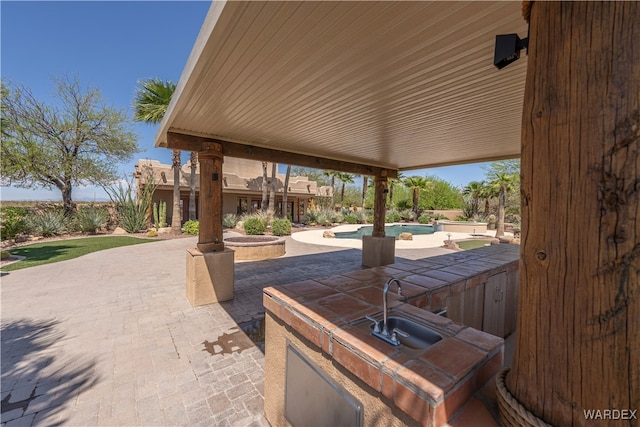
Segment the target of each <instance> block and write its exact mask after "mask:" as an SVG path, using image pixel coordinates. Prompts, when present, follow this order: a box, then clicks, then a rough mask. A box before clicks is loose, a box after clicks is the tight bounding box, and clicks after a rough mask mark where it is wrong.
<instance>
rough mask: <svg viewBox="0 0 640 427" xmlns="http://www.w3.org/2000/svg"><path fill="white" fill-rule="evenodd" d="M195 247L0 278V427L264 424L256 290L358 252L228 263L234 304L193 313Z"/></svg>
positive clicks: (120, 252)
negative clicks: (253, 333)
mask: <svg viewBox="0 0 640 427" xmlns="http://www.w3.org/2000/svg"><path fill="white" fill-rule="evenodd" d="M195 244H196V239H195V238H183V239H173V240H166V241H161V242H156V243H151V244H145V245H136V246H129V247H123V248H116V249H111V250H107V251H102V252H96V253H93V254H89V255H86V256H83V257H81V258H77V259H73V260H69V261H64V262H60V263H55V264H49V265H43V266H39V267H33V268H28V269H24V270H18V271H15V272H11V273H2V278H1V279H0V280H1V284H0V288H1V297H2V299H1V304H2V305H1V308H2V336H1V338H2V366H1V368H2V377H1V385H2V387H1V391H2V395H1V398H2V415H1V422H2V425H3V426H5V425H6V426H7V427H11V426H31V425H34V426H35V425H39V426H40V425H42V426H45V425H46V426H55V425H76V426H87V425H109V426H112V425H153V426H158V425H168V426H180V425H188V426H198V425H207V426H211V425H219V426H224V425H233V426H245V425H255V426H264V425H268V424H267V422H266V420H265V419H264V416H263V410H262V405H263V396H264V387H265V385H264V379H263V378H264V367H263V366H264V354H263V353H262V351H261V349H260V348H258V347H257V346H255V345H253V343H252V342H251V341H249V340H248V338H247V336H246V335H245V334H244V333H242V332H241V331H240V330H239V327H238V324H245V323H246V322H250V321H252V320H254V319H257V318H260V317H261V316H263V315H264V308H263V306H262V289H263V288H264V287H266V286H272V285H278V284H285V283H290V282H293V281H298V280H304V279H307V278H312V277H326V276H330V275H334V274H339V273H342V272H346V271H352V270H356V269H359V268H361V265H360V264H361V252H360V251H359V250H356V249H346V250H345V249H339V248H335V247H327V246H319V245H308V244H303V243H299V242H296V241H294V240H292V239H290V238H287V243H286V245H287V246H286V247H287V255H286V256H284V257H282V258H278V259H273V260H267V261H254V262H238V263H236V268H235V278H236V282H235V299H234V300H233V301H231V302H226V303H222V304H212V305H209V306H204V307H196V308H194V307H191V306H190V305H189V303H188V301H187V300H186V297H185V285H184V281H185V259H186V255H185V250H186V249H188V248H192V247H195ZM60 245H61V246H63V245H64V241H60ZM443 251H444V250H441V249H423V250H414V251H409V250H407V251H398V253H397V256H398V257H406V258H411V259H416V258H421V257H425V256H430V255H436V254H440V253H444V252H443ZM445 252H446V251H445Z"/></svg>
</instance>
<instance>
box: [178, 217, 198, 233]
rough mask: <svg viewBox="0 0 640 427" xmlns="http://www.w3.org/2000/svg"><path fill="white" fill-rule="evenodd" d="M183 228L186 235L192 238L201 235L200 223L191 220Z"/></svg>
mask: <svg viewBox="0 0 640 427" xmlns="http://www.w3.org/2000/svg"><path fill="white" fill-rule="evenodd" d="M182 228H184V232H185V233H187V234H189V235H191V236H197V235H198V233H200V221H198V220H193V219H190V220H189V221H187V222H185V223H184V225H183V226H182Z"/></svg>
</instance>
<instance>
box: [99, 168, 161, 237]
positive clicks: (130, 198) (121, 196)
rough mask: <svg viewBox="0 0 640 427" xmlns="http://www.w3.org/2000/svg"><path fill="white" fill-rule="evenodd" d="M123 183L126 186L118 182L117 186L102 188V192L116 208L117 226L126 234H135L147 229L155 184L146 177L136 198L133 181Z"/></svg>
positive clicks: (151, 178) (151, 179)
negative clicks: (105, 193) (103, 191)
mask: <svg viewBox="0 0 640 427" xmlns="http://www.w3.org/2000/svg"><path fill="white" fill-rule="evenodd" d="M124 182H125V183H126V185H124V184H123V183H122V182H119V183H118V185H117V186H112V187H104V190H105V191H106V192H107V194H108V195H109V198H110V199H111V201H112V202H113V203H114V205H115V206H116V211H117V212H118V225H119V226H120V227H122V228H123V229H124V230H125V231H126V232H127V233H137V232H138V231H140V230H144V229H145V228H147V224H148V223H149V218H148V211H149V208H150V207H151V197H152V196H153V192H154V191H155V189H156V184H155V183H154V181H153V177H152V176H151V175H148V176H147V177H146V178H145V183H144V186H143V187H142V190H141V191H140V192H139V194H138V195H137V196H136V195H135V193H136V192H135V185H134V182H133V179H131V181H124Z"/></svg>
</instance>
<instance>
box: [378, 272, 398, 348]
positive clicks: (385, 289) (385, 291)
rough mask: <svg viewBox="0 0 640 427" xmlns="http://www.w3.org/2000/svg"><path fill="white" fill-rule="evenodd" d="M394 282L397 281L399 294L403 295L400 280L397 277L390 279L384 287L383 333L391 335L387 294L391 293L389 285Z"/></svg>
mask: <svg viewBox="0 0 640 427" xmlns="http://www.w3.org/2000/svg"><path fill="white" fill-rule="evenodd" d="M392 283H395V284H396V286H397V288H398V296H402V287H401V286H400V281H399V280H398V279H395V278H391V279H389V281H388V282H387V284H386V285H384V288H383V289H382V335H385V336H388V335H389V328H388V327H387V317H388V316H387V311H388V308H387V307H388V304H387V294H388V293H389V287H390V286H391V284H392Z"/></svg>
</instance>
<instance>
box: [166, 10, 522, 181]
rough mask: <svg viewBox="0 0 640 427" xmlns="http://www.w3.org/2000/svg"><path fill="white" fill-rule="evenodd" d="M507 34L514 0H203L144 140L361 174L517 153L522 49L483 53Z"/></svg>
mask: <svg viewBox="0 0 640 427" xmlns="http://www.w3.org/2000/svg"><path fill="white" fill-rule="evenodd" d="M507 33H518V34H519V35H520V36H521V37H524V36H526V33H527V24H526V23H525V21H524V20H523V18H522V15H521V2H519V1H518V2H505V1H495V2H475V1H472V2H450V1H443V2H402V1H400V2H375V3H374V2H360V1H357V2H325V1H321V2H307V1H303V2H274V1H266V2H257V1H248V2H242V1H231V2H214V3H213V4H212V6H211V9H210V11H209V13H208V15H207V17H206V20H205V22H204V24H203V26H202V29H201V31H200V34H199V36H198V39H197V40H196V43H195V45H194V48H193V51H192V53H191V55H190V57H189V60H188V62H187V64H186V66H185V69H184V71H183V74H182V77H181V78H180V81H179V83H178V86H177V88H176V92H175V94H174V97H173V99H172V101H171V105H170V106H169V109H168V111H167V113H166V115H165V118H164V120H163V121H162V123H161V126H160V129H159V131H158V134H157V135H156V138H155V145H156V146H157V147H168V148H176V149H197V142H198V141H201V140H215V141H219V142H225V143H227V142H228V143H231V144H234V145H235V146H236V148H238V147H245V148H244V151H243V152H244V153H250V152H251V153H252V154H251V155H253V158H256V154H255V153H256V151H255V150H256V149H262V150H263V153H277V154H276V156H278V155H280V154H279V153H292V154H294V155H298V156H299V157H297V158H304V157H305V156H310V157H313V158H315V159H325V160H327V161H328V162H329V163H327V162H325V163H324V164H318V165H317V167H320V168H327V169H339V168H338V167H330V166H326V164H333V163H331V162H333V161H338V162H343V163H344V164H346V165H360V166H362V167H364V168H365V169H363V171H366V170H367V169H366V168H367V167H368V168H369V169H368V170H372V171H373V172H376V171H379V170H385V169H389V170H393V171H395V170H410V169H419V168H424V167H434V166H444V165H451V164H461V163H471V162H479V161H487V160H497V159H505V158H513V157H519V155H520V128H521V117H522V105H523V94H524V82H525V75H526V62H527V61H526V56H524V55H523V57H522V58H521V59H520V61H517V62H515V63H513V64H511V65H510V66H509V67H507V68H505V69H503V70H497V69H496V68H495V67H494V66H493V63H492V60H493V50H494V42H495V36H496V35H497V34H507ZM170 134H172V135H174V136H175V135H178V138H170V137H168V135H170ZM172 140H173V141H176V140H181V141H182V142H183V144H182V145H176V144H175V143H174V142H172ZM185 141H191V142H190V143H185ZM246 147H249V148H246ZM250 147H256V148H255V149H253V151H252V150H251V149H250ZM225 154H227V153H225ZM235 155H236V156H237V157H241V156H242V153H240V155H238V153H236V154H235ZM297 158H294V159H297ZM264 160H268V159H264ZM271 160H272V159H271ZM276 161H280V160H276ZM280 162H281V163H284V162H282V161H280ZM290 163H291V164H299V163H298V162H293V161H291V162H290ZM321 163H322V162H321ZM339 164H340V163H337V165H339ZM303 166H306V165H303ZM342 169H344V170H350V169H349V168H346V169H345V168H342ZM363 173H364V172H363ZM372 174H374V173H372Z"/></svg>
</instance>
